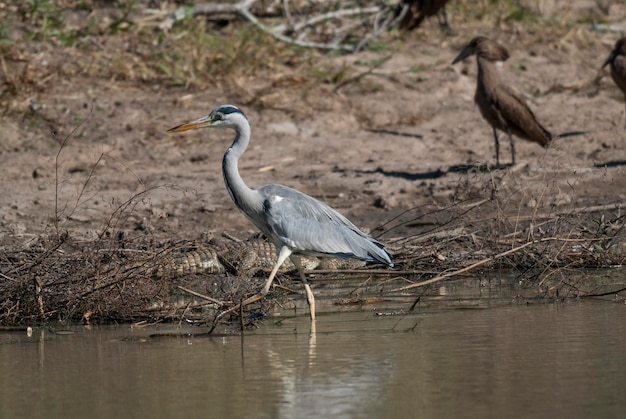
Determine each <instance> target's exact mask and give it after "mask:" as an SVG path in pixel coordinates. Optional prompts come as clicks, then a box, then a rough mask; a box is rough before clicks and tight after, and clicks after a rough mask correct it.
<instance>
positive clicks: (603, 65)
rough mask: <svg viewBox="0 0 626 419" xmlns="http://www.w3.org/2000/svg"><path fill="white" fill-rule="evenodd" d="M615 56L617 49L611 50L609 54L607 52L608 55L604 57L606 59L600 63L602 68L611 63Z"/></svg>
mask: <svg viewBox="0 0 626 419" xmlns="http://www.w3.org/2000/svg"><path fill="white" fill-rule="evenodd" d="M615 57H617V50H613V51H611V54H609V56H608V58H607V59H606V61H605V62H604V64H602V68H604V67H606V66H607V65H609V64H611V63H612V62H613V61H614V60H615Z"/></svg>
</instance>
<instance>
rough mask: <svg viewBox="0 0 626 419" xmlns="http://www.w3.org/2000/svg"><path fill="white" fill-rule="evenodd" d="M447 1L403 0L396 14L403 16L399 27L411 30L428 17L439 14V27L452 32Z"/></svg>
mask: <svg viewBox="0 0 626 419" xmlns="http://www.w3.org/2000/svg"><path fill="white" fill-rule="evenodd" d="M447 2H448V0H402V1H401V2H400V3H399V4H398V6H397V9H396V16H398V17H399V16H402V17H401V18H400V22H398V27H399V28H400V29H402V30H406V31H410V30H413V29H415V28H417V27H418V26H419V25H421V23H422V21H423V20H424V19H426V18H427V17H429V16H435V15H437V19H438V20H439V27H440V28H441V29H442V30H445V31H446V32H451V31H452V30H451V28H450V25H449V24H448V14H447V13H446V3H447ZM403 13H404V14H403Z"/></svg>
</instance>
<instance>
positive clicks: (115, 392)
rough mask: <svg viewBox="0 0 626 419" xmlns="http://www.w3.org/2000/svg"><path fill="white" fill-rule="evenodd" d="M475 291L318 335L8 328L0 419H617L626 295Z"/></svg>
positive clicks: (284, 329)
mask: <svg viewBox="0 0 626 419" xmlns="http://www.w3.org/2000/svg"><path fill="white" fill-rule="evenodd" d="M512 293H513V294H515V291H514V290H513V291H512ZM465 297H466V298H471V297H472V296H469V295H466V296H465ZM474 297H475V299H476V300H478V299H480V300H481V301H483V304H469V305H467V304H464V305H459V306H458V307H456V308H455V307H454V305H447V306H446V307H434V306H432V305H428V307H426V306H418V307H417V310H416V312H412V313H410V314H398V313H397V312H393V311H384V312H380V311H376V310H375V309H372V308H368V309H367V310H362V311H356V312H355V311H351V312H341V313H332V314H323V315H321V316H320V317H319V318H318V320H317V321H316V322H315V324H314V326H315V327H314V329H315V330H312V325H311V323H310V322H309V320H308V318H307V317H306V316H299V317H284V318H278V319H277V318H272V319H268V320H266V321H265V322H264V323H263V324H262V325H261V327H260V328H258V329H256V330H253V331H247V332H246V333H245V335H244V336H243V337H242V336H240V335H227V334H222V335H217V336H211V337H207V336H202V335H190V334H189V333H190V332H191V333H198V332H201V331H202V329H199V328H192V327H189V326H185V327H177V326H175V325H161V326H158V327H155V326H150V327H137V326H131V325H121V326H115V327H85V326H75V327H70V328H61V327H55V326H52V327H46V328H38V327H36V328H34V329H33V331H32V335H31V336H28V335H27V333H26V332H23V331H22V332H3V333H0V417H1V418H24V417H33V418H38V417H40V418H87V417H88V418H194V417H205V418H211V417H215V418H226V417H228V418H241V417H253V418H308V417H327V418H409V417H414V418H440V417H445V418H456V417H481V418H502V417H506V418H528V417H533V418H541V417H546V418H554V417H569V418H588V417H598V418H600V417H601V418H611V417H615V418H617V417H623V415H624V414H625V412H626V408H625V407H624V406H625V405H624V395H626V361H625V357H626V321H625V320H624V319H625V318H626V305H624V304H623V302H621V303H617V302H615V301H610V300H603V301H599V300H595V301H594V300H587V301H576V300H568V301H566V302H558V303H555V302H550V303H545V302H544V303H532V304H526V303H524V304H519V303H511V301H513V300H512V299H511V298H510V296H503V295H501V294H499V295H498V296H497V297H493V298H492V297H487V298H486V297H485V296H482V297H480V296H474ZM485 301H487V302H489V301H493V302H495V303H494V304H489V303H485ZM506 301H508V303H505V302H506ZM470 307H473V308H470ZM228 330H230V331H231V333H232V330H233V329H232V328H231V329H228ZM155 334H156V335H157V336H155ZM172 334H178V336H172ZM163 335H165V336H163Z"/></svg>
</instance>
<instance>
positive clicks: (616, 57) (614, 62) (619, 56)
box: [602, 36, 626, 129]
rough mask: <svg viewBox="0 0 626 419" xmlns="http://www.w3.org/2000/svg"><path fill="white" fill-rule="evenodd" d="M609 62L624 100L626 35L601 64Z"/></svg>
mask: <svg viewBox="0 0 626 419" xmlns="http://www.w3.org/2000/svg"><path fill="white" fill-rule="evenodd" d="M609 64H610V65H611V78H612V79H613V81H614V82H615V84H617V87H619V88H620V90H621V91H622V92H624V99H625V100H626V36H625V37H623V38H620V39H618V40H617V42H615V47H614V48H613V51H611V54H609V57H608V58H607V59H606V61H605V62H604V64H602V68H604V67H606V66H607V65H609ZM624 129H626V125H624Z"/></svg>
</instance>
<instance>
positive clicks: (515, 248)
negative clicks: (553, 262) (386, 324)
mask: <svg viewBox="0 0 626 419" xmlns="http://www.w3.org/2000/svg"><path fill="white" fill-rule="evenodd" d="M548 241H584V240H582V239H563V238H559V237H545V238H543V239H539V240H533V241H529V242H527V243H524V244H522V245H521V246H517V247H514V248H513V249H509V250H507V251H506V252H502V253H498V254H497V255H494V256H490V257H488V258H486V259H483V260H480V261H478V262H476V263H473V264H471V265H469V266H466V267H465V268H462V269H458V270H456V271H453V272H448V273H446V274H443V275H438V276H436V277H434V278H431V279H429V280H426V281H422V282H418V283H416V284H411V285H407V286H405V287H402V288H396V289H394V290H391V291H392V292H397V291H406V290H410V289H412V288H417V287H423V286H425V285H429V284H432V283H435V282H439V281H443V280H444V279H447V278H450V277H453V276H456V275H460V274H462V273H465V272H468V271H471V270H472V269H475V268H478V267H479V266H482V265H485V264H487V263H489V262H493V261H494V260H496V259H500V258H503V257H504V256H508V255H510V254H512V253H515V252H519V251H520V250H522V249H525V248H527V247H528V246H530V245H533V244H537V243H543V242H548Z"/></svg>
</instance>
